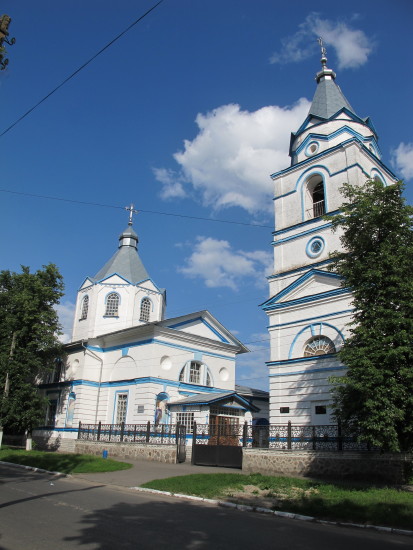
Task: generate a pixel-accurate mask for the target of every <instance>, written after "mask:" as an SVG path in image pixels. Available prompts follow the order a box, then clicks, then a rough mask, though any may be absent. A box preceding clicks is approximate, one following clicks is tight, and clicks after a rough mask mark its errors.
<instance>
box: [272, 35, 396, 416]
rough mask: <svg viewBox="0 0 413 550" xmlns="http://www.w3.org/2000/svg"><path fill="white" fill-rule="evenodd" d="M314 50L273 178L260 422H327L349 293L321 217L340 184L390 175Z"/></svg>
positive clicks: (333, 238) (372, 136)
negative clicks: (308, 81) (310, 73)
mask: <svg viewBox="0 0 413 550" xmlns="http://www.w3.org/2000/svg"><path fill="white" fill-rule="evenodd" d="M319 43H320V46H321V71H319V72H318V73H317V75H316V82H317V87H316V91H315V94H314V98H313V101H312V104H311V107H310V110H309V113H308V115H307V117H306V119H305V120H304V122H303V124H302V125H301V126H300V128H299V129H298V130H297V132H295V133H293V134H292V135H291V141H290V151H289V154H290V157H291V165H290V166H289V167H288V168H285V169H284V170H281V171H280V172H277V173H275V174H273V175H272V176H271V178H272V180H273V181H274V191H275V193H274V208H275V230H274V232H273V242H272V246H273V249H274V271H273V274H272V275H271V276H270V277H269V278H268V280H269V296H270V297H269V299H268V300H267V301H266V302H264V304H262V308H263V309H264V311H265V312H266V313H267V315H268V321H269V322H268V330H269V335H270V346H271V356H270V361H268V363H267V364H268V367H269V380H270V423H274V424H278V423H286V422H287V421H289V420H291V421H292V422H293V423H296V424H306V423H311V424H329V423H331V422H332V420H331V415H330V410H329V404H330V403H331V396H330V384H329V381H328V379H329V377H330V376H333V375H342V374H344V372H345V367H344V365H342V364H341V363H340V362H339V360H338V358H337V355H336V352H337V351H339V349H340V347H341V345H342V343H343V341H344V339H345V338H346V331H347V329H346V326H347V324H348V322H349V321H350V320H351V315H352V299H351V291H350V289H348V288H344V287H343V286H342V284H341V280H340V278H339V276H338V275H337V274H335V273H332V272H330V271H328V269H327V266H328V264H329V263H330V259H329V254H330V253H331V252H333V251H335V250H340V249H341V243H340V240H339V234H337V233H333V232H332V228H331V222H329V221H328V219H326V218H325V217H324V216H325V215H333V214H335V213H337V212H339V210H340V205H341V203H342V197H341V194H340V187H341V186H342V185H343V184H344V183H345V182H348V183H350V184H352V185H357V186H363V185H364V183H365V182H366V180H368V179H380V180H381V181H383V183H384V184H386V185H389V184H392V183H394V182H396V181H397V178H396V176H395V175H394V174H393V173H392V172H391V171H390V170H389V169H388V168H387V167H386V166H385V165H384V164H383V162H382V161H381V153H380V149H379V146H378V135H377V133H376V130H375V128H374V126H373V124H372V122H371V120H370V118H368V117H367V118H360V117H359V116H358V115H357V114H356V112H355V111H354V109H353V108H352V107H351V105H350V103H349V102H348V101H347V99H346V98H345V96H344V95H343V93H342V91H341V90H340V88H339V86H338V85H337V84H336V74H335V72H334V71H333V70H331V69H329V68H328V67H327V57H326V50H325V48H324V45H323V42H322V40H321V39H319Z"/></svg>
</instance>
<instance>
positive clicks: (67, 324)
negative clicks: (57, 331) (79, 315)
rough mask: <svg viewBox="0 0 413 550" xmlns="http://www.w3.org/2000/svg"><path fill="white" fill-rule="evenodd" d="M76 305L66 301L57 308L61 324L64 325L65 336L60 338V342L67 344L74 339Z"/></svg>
mask: <svg viewBox="0 0 413 550" xmlns="http://www.w3.org/2000/svg"><path fill="white" fill-rule="evenodd" d="M75 307H76V305H75V304H74V303H72V302H70V301H69V300H66V301H65V302H63V303H60V304H57V306H56V307H55V309H56V311H57V314H58V316H59V322H60V324H61V325H62V331H63V334H61V335H60V336H59V340H60V341H61V342H62V343H63V344H66V343H67V342H70V340H71V338H72V326H73V316H74V314H75Z"/></svg>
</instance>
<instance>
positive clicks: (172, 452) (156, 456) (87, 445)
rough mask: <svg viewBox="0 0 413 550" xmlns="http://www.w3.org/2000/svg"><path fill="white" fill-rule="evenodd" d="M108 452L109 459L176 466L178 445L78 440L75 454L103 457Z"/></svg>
mask: <svg viewBox="0 0 413 550" xmlns="http://www.w3.org/2000/svg"><path fill="white" fill-rule="evenodd" d="M103 451H107V452H108V457H109V458H121V459H125V460H127V459H128V458H129V459H142V460H152V461H154V462H165V463H167V464H175V463H176V462H177V452H176V445H139V444H136V443H105V442H104V441H82V440H76V442H75V449H74V452H75V453H78V454H88V455H100V456H101V455H102V453H103Z"/></svg>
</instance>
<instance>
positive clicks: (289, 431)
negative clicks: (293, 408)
mask: <svg viewBox="0 0 413 550" xmlns="http://www.w3.org/2000/svg"><path fill="white" fill-rule="evenodd" d="M291 434H292V429H291V420H289V421H288V426H287V449H291Z"/></svg>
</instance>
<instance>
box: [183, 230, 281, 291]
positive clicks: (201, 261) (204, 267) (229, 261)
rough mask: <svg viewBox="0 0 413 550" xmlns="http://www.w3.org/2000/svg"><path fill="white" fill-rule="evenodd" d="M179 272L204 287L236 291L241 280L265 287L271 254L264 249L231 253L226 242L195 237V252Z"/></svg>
mask: <svg viewBox="0 0 413 550" xmlns="http://www.w3.org/2000/svg"><path fill="white" fill-rule="evenodd" d="M185 264H186V265H184V266H183V267H181V268H179V271H180V272H181V273H183V274H184V275H186V276H187V277H191V278H196V277H199V278H201V279H203V280H204V283H205V285H206V286H207V287H210V288H213V287H229V288H232V289H233V290H237V288H238V285H239V283H240V281H241V280H242V279H245V278H249V279H252V280H253V281H254V282H255V283H256V284H257V285H260V286H262V285H263V284H265V276H266V275H268V274H269V273H270V272H271V265H272V255H271V253H270V252H265V251H263V250H255V251H249V252H248V251H247V252H246V251H243V250H233V249H232V248H231V245H230V243H229V242H228V241H224V240H218V239H213V238H211V237H208V238H205V237H197V238H196V243H195V248H194V251H193V252H192V254H191V256H189V258H187V259H186V261H185Z"/></svg>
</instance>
